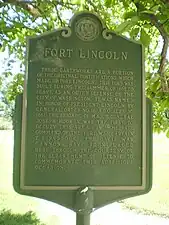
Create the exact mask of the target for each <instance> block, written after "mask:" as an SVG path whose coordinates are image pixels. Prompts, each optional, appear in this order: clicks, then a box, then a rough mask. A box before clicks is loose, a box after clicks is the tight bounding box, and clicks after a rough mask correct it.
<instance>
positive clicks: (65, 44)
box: [14, 13, 152, 208]
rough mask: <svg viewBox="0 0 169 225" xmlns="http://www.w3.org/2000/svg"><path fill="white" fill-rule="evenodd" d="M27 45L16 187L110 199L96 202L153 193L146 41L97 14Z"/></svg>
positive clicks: (80, 17)
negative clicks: (81, 190) (119, 30)
mask: <svg viewBox="0 0 169 225" xmlns="http://www.w3.org/2000/svg"><path fill="white" fill-rule="evenodd" d="M27 43H28V45H27V73H26V78H25V89H24V94H23V110H22V126H21V127H20V128H19V130H20V133H21V135H20V136H19V134H18V136H17V131H16V130H15V137H16V142H17V143H19V141H21V144H20V145H19V144H17V145H15V152H17V148H19V150H18V151H19V153H15V156H16V155H17V156H16V157H15V163H18V162H19V167H17V165H16V166H15V169H16V170H17V169H18V170H19V172H18V173H17V175H16V176H15V174H14V183H15V184H14V186H15V188H16V189H17V191H19V192H21V193H23V194H24V193H28V194H30V195H31V193H36V194H34V195H35V196H38V194H37V193H38V192H39V193H40V191H41V193H42V191H44V192H45V191H46V193H49V191H53V193H57V190H60V191H61V190H62V191H63V190H64V191H65V193H67V191H70V192H71V191H72V192H71V194H70V195H71V196H72V193H75V192H76V191H77V190H78V189H79V188H81V187H89V188H91V189H92V190H93V191H94V193H96V194H95V199H94V202H97V197H98V196H99V195H98V192H100V191H101V192H102V193H103V196H104V194H105V196H106V197H105V202H104V200H100V202H99V201H98V202H97V203H96V205H97V207H98V205H99V204H100V205H102V204H105V203H106V202H111V201H114V200H115V199H117V198H119V199H120V198H122V197H124V196H132V195H138V194H141V193H145V192H147V191H148V190H149V189H150V187H151V157H150V154H151V150H152V149H151V140H150V139H151V135H152V131H151V121H150V119H151V113H150V112H149V113H148V114H147V111H146V97H145V87H144V66H143V64H144V62H143V52H142V46H141V45H140V44H138V43H135V42H133V41H130V40H128V39H126V38H124V37H121V36H118V35H117V34H115V33H113V32H112V31H109V30H107V28H106V27H105V26H104V24H103V23H102V21H101V20H100V19H99V18H98V17H97V16H96V15H94V14H91V13H80V14H77V15H75V16H74V17H73V18H72V20H71V22H70V26H69V27H66V28H62V29H60V30H57V31H53V32H50V33H46V34H43V35H40V36H36V37H30V38H28V41H27ZM147 106H148V107H149V105H148V103H147ZM18 110H19V109H18ZM19 111H20V110H19ZM19 118H21V112H20V117H19ZM146 119H148V120H147V122H146ZM146 124H147V125H146ZM147 126H148V127H147ZM17 137H18V138H17ZM147 138H148V139H147ZM20 149H21V150H20ZM18 157H19V160H18ZM18 174H19V175H18ZM16 177H17V178H16ZM16 180H17V182H16ZM16 183H17V184H16ZM59 193H61V192H59ZM112 193H116V194H115V195H116V196H115V195H113V194H112ZM117 193H118V194H117ZM125 193H126V194H125ZM32 195H33V194H32ZM55 195H56V194H55ZM112 195H113V198H111V196H112ZM43 196H44V195H43ZM107 196H110V199H109V200H108V197H107ZM103 198H104V197H103ZM46 199H49V198H47V197H46ZM99 199H100V197H99ZM54 201H56V202H57V196H56V197H55V200H54ZM60 202H61V201H60V200H59V203H60ZM72 204H73V203H72ZM63 205H65V203H63ZM70 205H71V204H70ZM70 208H74V206H73V205H72V206H71V207H70Z"/></svg>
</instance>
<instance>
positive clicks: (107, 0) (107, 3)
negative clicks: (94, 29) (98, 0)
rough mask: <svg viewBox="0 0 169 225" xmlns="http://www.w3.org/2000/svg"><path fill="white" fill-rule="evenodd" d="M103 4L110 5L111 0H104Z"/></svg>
mask: <svg viewBox="0 0 169 225" xmlns="http://www.w3.org/2000/svg"><path fill="white" fill-rule="evenodd" d="M104 4H105V6H106V7H108V8H109V7H110V6H111V5H112V0H105V1H104Z"/></svg>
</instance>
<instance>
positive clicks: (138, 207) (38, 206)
mask: <svg viewBox="0 0 169 225" xmlns="http://www.w3.org/2000/svg"><path fill="white" fill-rule="evenodd" d="M12 164H13V131H10V130H8V131H5V130H4V131H0V210H1V209H3V208H5V209H11V210H12V211H13V212H16V213H25V212H27V211H30V210H31V211H34V212H36V213H37V215H38V217H39V218H41V220H42V222H46V224H51V225H55V224H60V222H59V217H57V216H56V214H57V213H58V215H61V214H60V213H61V210H59V208H60V207H58V206H57V205H56V204H54V203H47V202H46V201H43V200H40V199H36V198H32V197H27V196H22V195H19V194H17V193H16V192H15V191H14V190H13V187H12ZM153 170H154V172H153V174H154V175H153V188H152V190H151V191H150V192H149V193H148V194H146V195H143V196H139V197H134V198H129V199H127V200H124V201H123V203H122V205H123V207H124V208H127V209H131V210H135V211H136V212H140V213H144V214H155V215H160V216H165V217H169V176H168V172H169V139H167V138H165V136H164V135H160V136H159V135H154V168H153ZM62 210H64V209H63V208H62ZM65 213H66V215H67V216H66V217H67V218H68V219H69V221H70V220H71V219H70V217H71V216H72V214H69V212H68V211H66V210H65V211H63V214H62V215H64V214H65ZM72 220H75V218H74V216H73V217H72ZM47 221H48V222H47ZM54 221H57V222H54ZM71 224H72V223H71ZM74 224H75V222H74ZM69 225H70V222H69Z"/></svg>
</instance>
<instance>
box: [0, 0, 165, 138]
mask: <svg viewBox="0 0 169 225" xmlns="http://www.w3.org/2000/svg"><path fill="white" fill-rule="evenodd" d="M81 10H88V11H91V12H95V13H97V14H98V15H99V16H100V17H101V18H102V19H103V20H104V21H105V23H106V25H107V27H108V28H109V29H111V30H114V31H115V32H117V33H119V34H122V35H125V36H127V37H129V38H131V39H133V40H136V41H141V43H142V44H143V45H144V47H145V59H146V63H145V70H146V95H147V97H149V98H150V99H151V100H152V102H153V109H154V114H153V116H154V131H157V132H160V131H165V132H166V133H167V136H168V137H169V95H168V94H169V64H168V59H167V50H168V45H169V1H168V0H146V1H144V0H140V1H139V0H95V1H92V0H48V1H46V0H22V1H21V0H0V12H1V15H0V27H1V31H0V46H1V51H4V50H5V49H6V48H7V49H8V51H9V54H10V55H11V54H13V55H15V58H16V59H19V60H20V63H21V67H22V68H23V66H22V65H23V64H24V54H25V37H26V36H29V35H38V34H41V33H43V32H46V31H51V30H53V29H56V28H58V27H61V26H62V27H63V26H65V25H66V24H67V23H68V19H69V18H70V17H71V15H72V13H75V12H77V11H81ZM23 73H24V71H21V73H20V75H19V80H17V82H16V77H17V75H15V78H14V79H13V81H11V84H10V88H9V89H8V90H7V93H8V95H9V93H10V96H12V98H13V99H14V97H15V96H16V94H17V93H18V91H16V90H18V89H17V85H18V86H19V87H21V85H22V82H23V79H21V77H22V74H23ZM19 91H21V88H19Z"/></svg>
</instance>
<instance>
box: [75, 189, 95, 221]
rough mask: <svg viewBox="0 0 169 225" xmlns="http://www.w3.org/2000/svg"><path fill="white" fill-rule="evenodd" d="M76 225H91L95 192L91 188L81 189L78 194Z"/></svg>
mask: <svg viewBox="0 0 169 225" xmlns="http://www.w3.org/2000/svg"><path fill="white" fill-rule="evenodd" d="M75 208H76V225H90V214H91V212H92V211H93V190H92V189H91V188H90V187H83V188H79V189H78V191H77V193H76V200H75Z"/></svg>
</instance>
